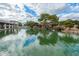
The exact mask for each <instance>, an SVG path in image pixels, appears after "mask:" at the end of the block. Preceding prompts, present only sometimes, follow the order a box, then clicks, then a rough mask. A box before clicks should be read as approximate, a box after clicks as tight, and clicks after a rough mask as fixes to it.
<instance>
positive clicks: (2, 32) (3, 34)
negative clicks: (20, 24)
mask: <svg viewBox="0 0 79 59" xmlns="http://www.w3.org/2000/svg"><path fill="white" fill-rule="evenodd" d="M18 31H19V30H17V29H12V30H3V31H0V38H2V37H4V36H7V35H10V34H16V33H18Z"/></svg>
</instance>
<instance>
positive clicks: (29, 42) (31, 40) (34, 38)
mask: <svg viewBox="0 0 79 59" xmlns="http://www.w3.org/2000/svg"><path fill="white" fill-rule="evenodd" d="M35 40H36V36H35V35H32V36H30V37H29V38H27V39H25V41H24V44H23V47H26V46H28V45H29V44H31V43H33V42H34V41H35Z"/></svg>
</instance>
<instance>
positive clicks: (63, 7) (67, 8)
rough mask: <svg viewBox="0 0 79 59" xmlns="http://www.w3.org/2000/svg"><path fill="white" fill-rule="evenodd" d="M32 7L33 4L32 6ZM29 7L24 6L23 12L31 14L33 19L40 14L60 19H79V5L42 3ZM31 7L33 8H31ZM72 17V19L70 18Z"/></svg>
mask: <svg viewBox="0 0 79 59" xmlns="http://www.w3.org/2000/svg"><path fill="white" fill-rule="evenodd" d="M32 5H33V4H32ZM38 5H40V6H39V7H38V8H36V6H35V5H33V6H30V4H29V6H28V5H27V4H25V5H24V8H23V10H24V12H26V13H29V14H31V15H32V16H33V17H36V16H38V15H39V14H41V13H43V12H44V13H45V12H46V13H49V14H57V15H58V16H59V17H60V19H68V18H70V19H78V18H79V3H63V4H62V3H47V4H46V3H44V4H37V6H38ZM32 7H33V8H32ZM71 16H72V17H71Z"/></svg>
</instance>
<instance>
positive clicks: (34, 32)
mask: <svg viewBox="0 0 79 59" xmlns="http://www.w3.org/2000/svg"><path fill="white" fill-rule="evenodd" d="M38 32H39V30H38V29H27V31H26V33H28V34H30V35H33V34H35V35H37V34H38Z"/></svg>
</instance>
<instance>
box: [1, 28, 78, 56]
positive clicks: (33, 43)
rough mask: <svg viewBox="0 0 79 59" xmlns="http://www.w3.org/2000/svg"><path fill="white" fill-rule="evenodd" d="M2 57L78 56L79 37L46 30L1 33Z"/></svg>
mask: <svg viewBox="0 0 79 59" xmlns="http://www.w3.org/2000/svg"><path fill="white" fill-rule="evenodd" d="M0 55H1V56H2V55H6V56H73V55H74V56H77V55H79V35H75V34H68V33H61V32H57V31H49V30H45V29H44V30H38V29H18V30H16V29H15V30H5V31H0Z"/></svg>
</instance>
